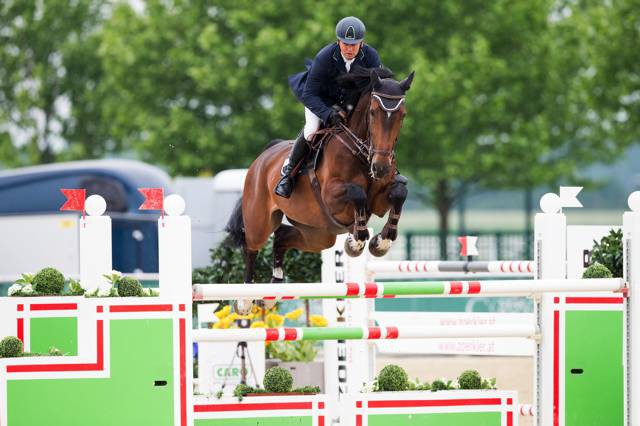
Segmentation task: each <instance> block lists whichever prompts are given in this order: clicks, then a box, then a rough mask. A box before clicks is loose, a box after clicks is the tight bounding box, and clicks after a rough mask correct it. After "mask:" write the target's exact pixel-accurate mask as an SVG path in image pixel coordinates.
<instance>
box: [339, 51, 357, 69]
mask: <svg viewBox="0 0 640 426" xmlns="http://www.w3.org/2000/svg"><path fill="white" fill-rule="evenodd" d="M340 56H342V60H343V61H344V66H345V68H346V69H347V72H349V71H351V64H352V63H353V61H355V60H356V58H353V59H347V58H345V57H344V55H343V54H342V52H340Z"/></svg>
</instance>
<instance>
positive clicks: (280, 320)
mask: <svg viewBox="0 0 640 426" xmlns="http://www.w3.org/2000/svg"><path fill="white" fill-rule="evenodd" d="M265 322H266V323H267V325H269V327H281V326H282V324H284V317H283V316H282V315H278V314H269V315H267V317H266V318H265Z"/></svg>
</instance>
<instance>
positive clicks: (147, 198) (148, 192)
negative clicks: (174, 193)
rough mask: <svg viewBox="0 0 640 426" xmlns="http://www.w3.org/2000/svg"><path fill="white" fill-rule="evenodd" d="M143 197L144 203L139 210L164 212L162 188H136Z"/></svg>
mask: <svg viewBox="0 0 640 426" xmlns="http://www.w3.org/2000/svg"><path fill="white" fill-rule="evenodd" d="M138 191H140V192H141V193H142V195H144V203H142V205H141V206H140V207H138V209H139V210H161V211H163V210H164V206H163V203H164V189H163V188H138Z"/></svg>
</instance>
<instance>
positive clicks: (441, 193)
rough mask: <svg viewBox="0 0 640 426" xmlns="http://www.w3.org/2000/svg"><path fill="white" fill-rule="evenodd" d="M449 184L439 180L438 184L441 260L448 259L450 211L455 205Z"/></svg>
mask: <svg viewBox="0 0 640 426" xmlns="http://www.w3.org/2000/svg"><path fill="white" fill-rule="evenodd" d="M449 191H450V188H449V182H447V181H446V180H444V179H443V180H439V181H438V183H437V184H436V193H435V204H436V209H437V210H438V215H439V219H440V220H439V235H440V259H442V260H446V259H447V236H448V234H449V211H450V210H451V206H452V205H453V199H452V197H451V194H450V192H449Z"/></svg>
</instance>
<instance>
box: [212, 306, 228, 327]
mask: <svg viewBox="0 0 640 426" xmlns="http://www.w3.org/2000/svg"><path fill="white" fill-rule="evenodd" d="M230 313H231V305H227V306H225V307H224V308H222V309H220V310H219V311H218V312H216V313H215V316H217V317H218V318H219V319H222V318H224V317H226V316H227V315H229V314H230ZM216 324H217V323H216Z"/></svg>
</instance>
